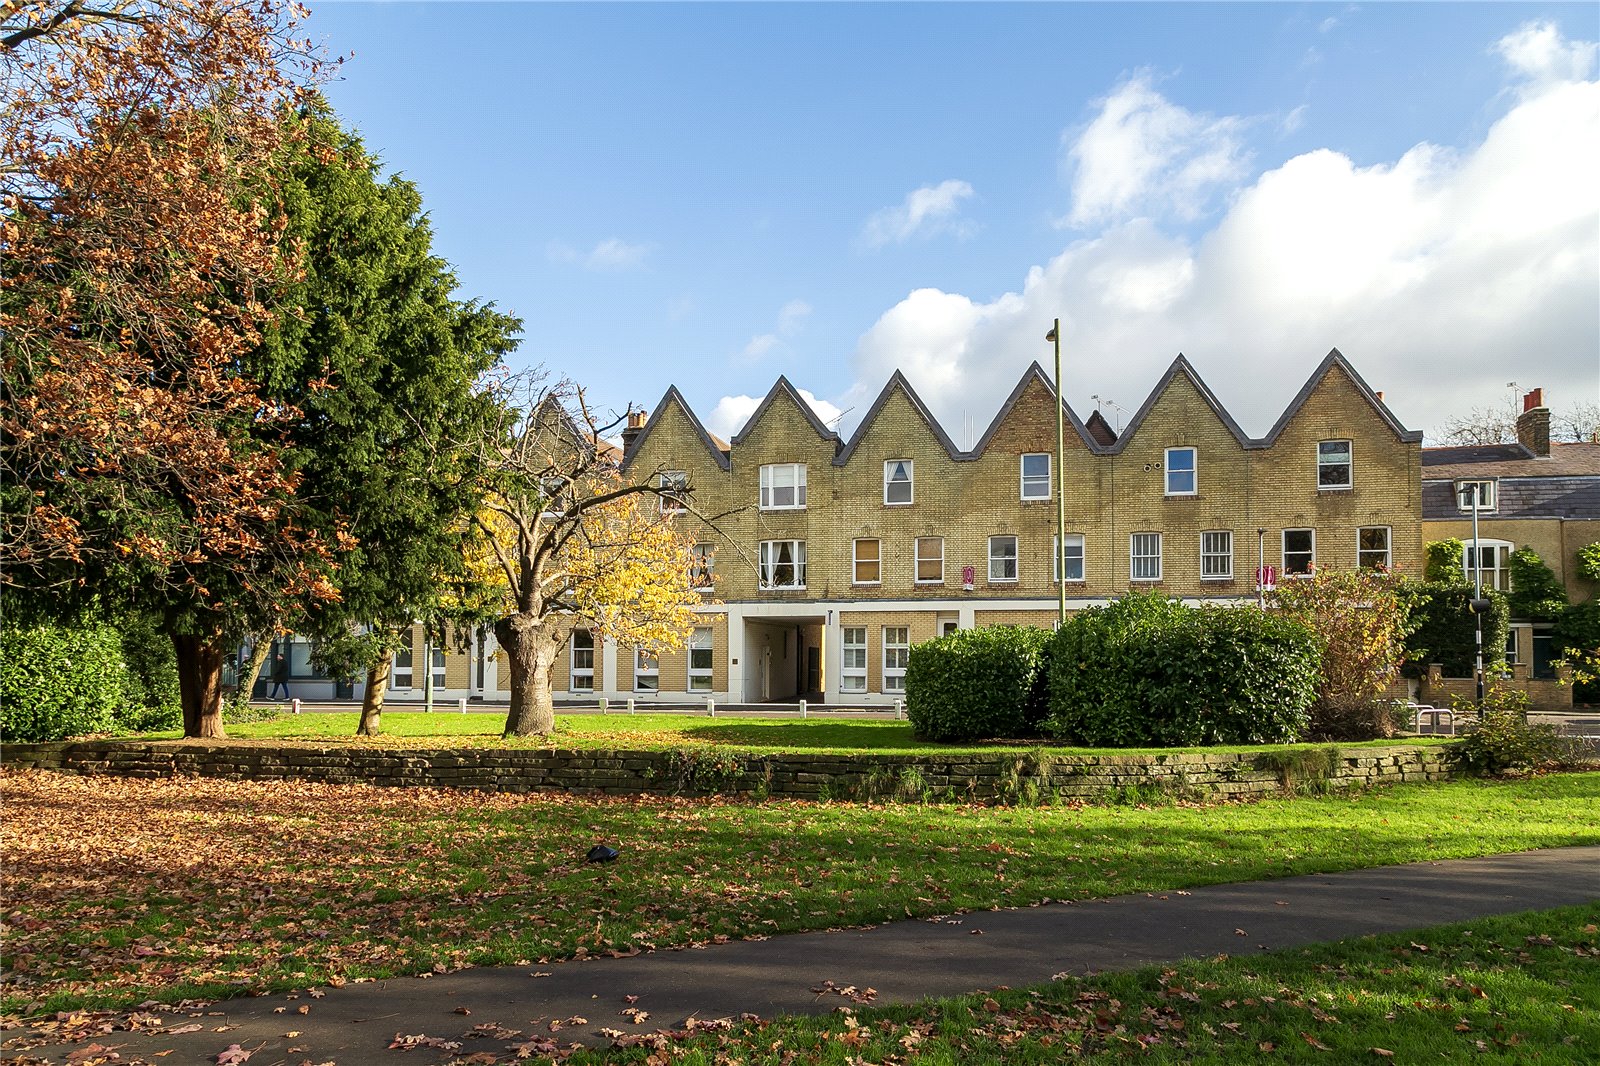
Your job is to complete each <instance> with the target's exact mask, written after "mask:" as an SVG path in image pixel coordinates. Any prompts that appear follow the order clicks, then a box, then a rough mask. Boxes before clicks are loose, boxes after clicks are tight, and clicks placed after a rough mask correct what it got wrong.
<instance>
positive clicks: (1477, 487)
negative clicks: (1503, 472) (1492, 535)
mask: <svg viewBox="0 0 1600 1066" xmlns="http://www.w3.org/2000/svg"><path fill="white" fill-rule="evenodd" d="M1482 498H1483V482H1481V481H1474V482H1472V623H1473V626H1474V629H1473V636H1474V638H1475V639H1476V641H1477V659H1476V660H1475V662H1474V665H1473V676H1474V677H1476V678H1477V679H1478V707H1479V708H1480V710H1481V708H1482V707H1483V608H1484V603H1483V545H1481V544H1479V543H1478V502H1479V501H1480V500H1481V499H1482Z"/></svg>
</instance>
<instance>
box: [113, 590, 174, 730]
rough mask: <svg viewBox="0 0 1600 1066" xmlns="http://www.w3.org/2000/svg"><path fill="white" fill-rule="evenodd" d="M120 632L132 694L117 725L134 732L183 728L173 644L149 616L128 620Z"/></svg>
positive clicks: (130, 693)
mask: <svg viewBox="0 0 1600 1066" xmlns="http://www.w3.org/2000/svg"><path fill="white" fill-rule="evenodd" d="M118 628H119V629H120V630H121V635H122V661H123V662H124V663H125V664H127V667H128V690H127V693H126V695H125V700H126V703H125V707H124V708H123V710H122V711H121V712H120V713H119V714H118V723H117V724H118V725H120V726H121V727H122V728H124V729H129V730H133V731H134V732H148V731H150V730H156V729H173V728H176V727H178V726H180V725H182V724H183V705H182V704H181V703H180V702H179V699H178V662H177V657H176V656H175V655H174V654H173V651H172V642H171V641H170V640H169V639H167V637H166V635H165V634H163V633H162V632H161V630H160V629H159V628H158V627H157V626H156V624H155V621H154V619H152V618H150V617H148V616H143V615H141V616H134V617H129V618H125V619H123V620H122V624H121V625H120V626H119V627H118Z"/></svg>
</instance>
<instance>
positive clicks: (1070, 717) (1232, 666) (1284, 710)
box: [1045, 594, 1320, 747]
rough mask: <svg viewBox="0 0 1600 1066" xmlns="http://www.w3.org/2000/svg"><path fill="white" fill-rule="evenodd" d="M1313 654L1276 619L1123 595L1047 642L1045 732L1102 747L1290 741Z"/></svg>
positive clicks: (1309, 640) (1312, 642)
mask: <svg viewBox="0 0 1600 1066" xmlns="http://www.w3.org/2000/svg"><path fill="white" fill-rule="evenodd" d="M1319 650H1320V643H1319V641H1318V639H1317V637H1316V635H1315V634H1314V633H1312V632H1311V631H1310V630H1309V629H1307V628H1306V627H1305V626H1304V625H1302V624H1300V623H1299V622H1297V621H1294V620H1293V619H1289V618H1285V617H1283V616H1281V615H1278V614H1268V613H1264V612H1261V611H1257V610H1253V609H1251V608H1236V607H1221V606H1214V605H1213V606H1205V607H1198V608H1193V607H1185V606H1184V605H1183V604H1181V603H1179V602H1178V601H1176V600H1169V599H1167V598H1165V597H1163V596H1161V595H1160V594H1130V595H1128V596H1124V597H1123V598H1121V599H1119V600H1117V601H1116V602H1114V603H1112V604H1111V605H1110V606H1107V607H1103V608H1091V609H1090V610H1087V611H1082V612H1080V613H1078V614H1077V615H1074V616H1073V617H1072V618H1070V619H1068V621H1067V624H1066V625H1065V626H1063V627H1062V628H1061V630H1060V631H1059V632H1058V633H1057V634H1056V636H1055V640H1054V642H1053V644H1052V646H1051V649H1050V661H1049V686H1050V687H1049V695H1050V717H1049V718H1048V719H1047V720H1046V723H1045V727H1046V729H1047V730H1048V731H1049V732H1050V733H1052V734H1054V735H1056V736H1058V737H1062V738H1065V739H1069V740H1074V741H1077V742H1080V743H1085V744H1092V745H1095V746H1109V747H1132V746H1140V745H1151V746H1175V745H1191V744H1245V743H1272V742H1284V741H1293V740H1297V739H1299V737H1300V736H1301V734H1302V733H1303V732H1304V731H1305V729H1306V726H1307V724H1308V717H1307V710H1308V708H1309V707H1310V705H1311V701H1312V699H1313V697H1314V696H1315V694H1316V682H1317V676H1318V662H1319Z"/></svg>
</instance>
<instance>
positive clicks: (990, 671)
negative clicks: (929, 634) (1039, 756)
mask: <svg viewBox="0 0 1600 1066" xmlns="http://www.w3.org/2000/svg"><path fill="white" fill-rule="evenodd" d="M1050 636H1051V635H1050V632H1049V631H1048V630H1044V629H1038V628H1035V627H1033V626H985V627H983V628H981V629H964V630H958V631H957V632H955V633H951V634H949V635H947V636H943V637H940V638H938V639H937V640H930V641H926V642H924V643H922V644H918V645H917V646H916V647H914V648H912V649H911V661H910V663H909V664H908V665H907V666H906V717H908V718H909V719H910V720H911V727H912V728H913V729H914V730H915V731H916V734H917V736H919V737H925V738H927V739H928V740H939V741H953V740H978V739H985V738H991V737H1019V736H1024V735H1026V734H1028V733H1032V732H1037V730H1038V726H1039V722H1040V720H1041V719H1042V718H1043V717H1044V710H1045V707H1044V673H1045V671H1044V670H1043V669H1042V667H1043V663H1044V661H1045V650H1046V647H1047V646H1048V645H1049V643H1050Z"/></svg>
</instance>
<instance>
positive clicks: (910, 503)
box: [883, 500, 917, 507]
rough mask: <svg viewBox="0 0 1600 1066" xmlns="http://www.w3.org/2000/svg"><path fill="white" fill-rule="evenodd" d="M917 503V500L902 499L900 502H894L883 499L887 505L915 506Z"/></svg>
mask: <svg viewBox="0 0 1600 1066" xmlns="http://www.w3.org/2000/svg"><path fill="white" fill-rule="evenodd" d="M916 503H917V501H916V500H903V501H901V502H899V503H894V502H892V501H890V500H884V501H883V505H884V506H885V507H915V506H916Z"/></svg>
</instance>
